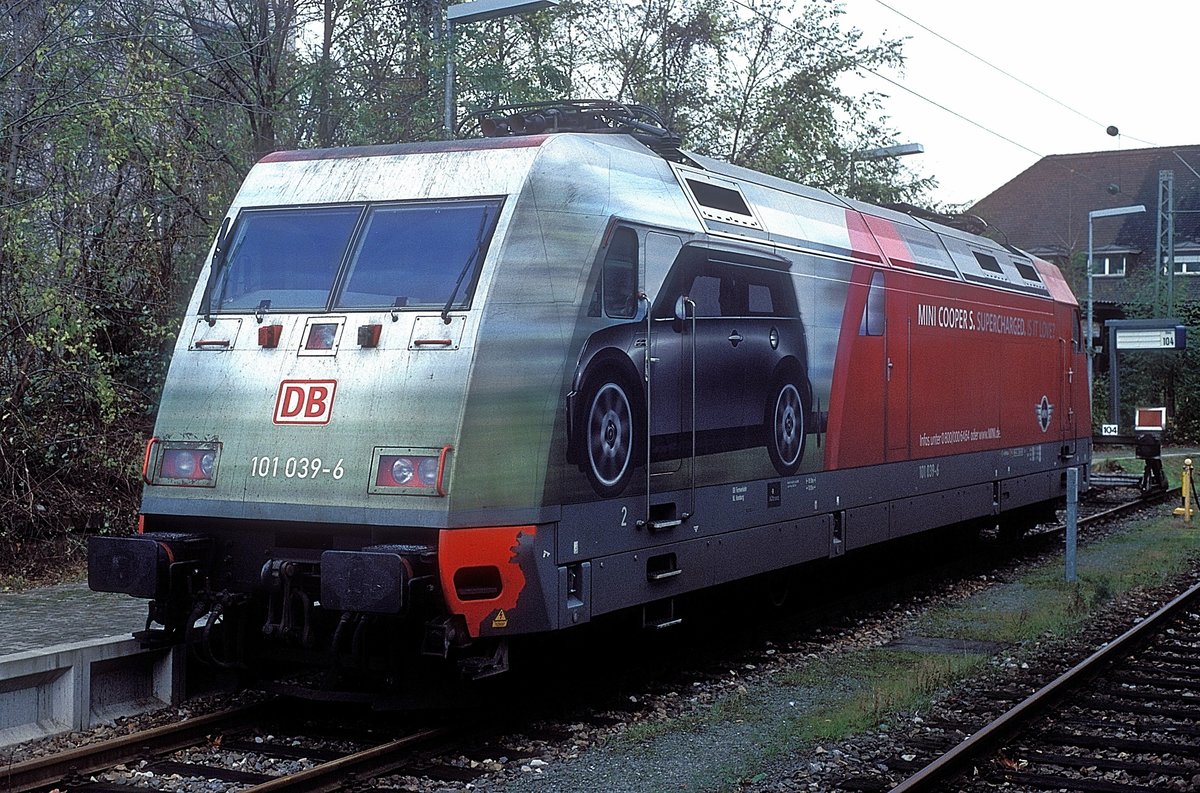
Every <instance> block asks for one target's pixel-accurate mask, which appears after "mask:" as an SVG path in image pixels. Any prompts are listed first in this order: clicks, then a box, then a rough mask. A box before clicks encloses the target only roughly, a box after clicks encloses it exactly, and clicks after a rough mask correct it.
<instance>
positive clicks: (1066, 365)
mask: <svg viewBox="0 0 1200 793" xmlns="http://www.w3.org/2000/svg"><path fill="white" fill-rule="evenodd" d="M1059 313H1060V314H1063V315H1064V316H1060V317H1056V320H1057V322H1058V324H1059V327H1062V324H1063V323H1064V322H1065V323H1066V324H1068V325H1070V326H1071V338H1069V339H1067V338H1062V337H1060V338H1059V340H1058V348H1059V358H1060V360H1059V366H1058V376H1059V398H1058V408H1057V410H1058V415H1059V429H1060V430H1061V433H1062V441H1063V442H1064V443H1070V442H1071V440H1072V439H1073V438H1074V437H1075V383H1076V382H1077V381H1078V379H1079V378H1080V377H1082V376H1083V375H1082V373H1080V372H1076V371H1075V369H1074V362H1075V355H1076V353H1077V352H1079V351H1080V350H1082V340H1081V336H1080V324H1079V309H1077V308H1076V309H1072V308H1066V309H1059Z"/></svg>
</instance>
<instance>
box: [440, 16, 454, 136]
mask: <svg viewBox="0 0 1200 793" xmlns="http://www.w3.org/2000/svg"><path fill="white" fill-rule="evenodd" d="M455 115H457V114H456V113H455V112H454V23H453V22H451V21H450V20H449V19H447V20H446V90H445V96H444V97H443V107H442V126H443V128H444V129H445V130H446V138H447V139H450V138H453V137H454V117H455Z"/></svg>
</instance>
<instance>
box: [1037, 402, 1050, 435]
mask: <svg viewBox="0 0 1200 793" xmlns="http://www.w3.org/2000/svg"><path fill="white" fill-rule="evenodd" d="M1035 410H1036V411H1037V420H1038V426H1039V427H1041V428H1042V432H1045V431H1046V430H1048V429H1050V417H1051V416H1053V415H1054V405H1051V404H1050V400H1049V399H1047V398H1046V395H1045V394H1042V401H1041V402H1039V403H1038V404H1037V407H1036V408H1035Z"/></svg>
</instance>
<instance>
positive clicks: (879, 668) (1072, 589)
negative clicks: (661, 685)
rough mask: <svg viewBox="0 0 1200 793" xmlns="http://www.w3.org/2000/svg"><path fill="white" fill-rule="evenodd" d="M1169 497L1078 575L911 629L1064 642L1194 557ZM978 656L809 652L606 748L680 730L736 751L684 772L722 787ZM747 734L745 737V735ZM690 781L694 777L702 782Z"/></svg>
mask: <svg viewBox="0 0 1200 793" xmlns="http://www.w3.org/2000/svg"><path fill="white" fill-rule="evenodd" d="M1174 506H1175V504H1174V503H1171V504H1168V505H1166V506H1164V507H1162V508H1160V512H1159V514H1158V515H1156V516H1155V517H1152V518H1149V519H1147V520H1144V521H1142V522H1140V523H1138V524H1136V525H1135V526H1133V527H1131V528H1129V529H1127V530H1124V531H1122V532H1120V533H1118V534H1115V535H1113V536H1110V537H1108V538H1106V539H1104V540H1102V541H1098V542H1096V543H1095V544H1090V545H1083V546H1081V547H1080V549H1079V553H1078V563H1077V569H1078V581H1076V582H1074V583H1067V582H1066V581H1064V568H1063V563H1062V561H1061V559H1060V560H1056V561H1053V562H1049V563H1046V564H1044V565H1041V566H1038V567H1035V568H1032V569H1029V570H1027V571H1025V572H1024V573H1023V574H1021V575H1020V576H1019V577H1017V578H1016V579H1014V580H1012V581H1009V582H1007V583H1003V584H1000V585H997V586H994V587H990V588H988V589H986V590H984V591H981V592H979V593H977V594H975V595H973V596H971V597H969V598H967V599H966V600H964V601H962V602H960V603H957V604H952V605H947V606H943V607H940V608H937V609H934V610H933V611H930V612H928V613H925V614H923V615H921V616H919V617H917V618H916V619H915V620H914V622H913V624H912V627H911V631H910V632H911V633H912V634H915V635H921V636H932V637H946V638H954V639H966V640H976V641H988V642H1001V643H1004V644H1005V645H1008V647H1009V649H1008V650H1006V654H1009V655H1012V656H1014V657H1016V658H1020V656H1021V653H1022V650H1021V645H1022V644H1023V643H1026V642H1032V641H1033V640H1043V639H1046V638H1052V637H1065V636H1068V635H1070V634H1073V633H1075V632H1077V631H1079V630H1080V629H1081V628H1082V627H1083V626H1084V625H1085V624H1086V622H1087V621H1088V619H1089V618H1090V617H1091V616H1092V615H1094V614H1096V613H1098V612H1100V611H1102V610H1103V609H1104V608H1106V607H1107V606H1108V604H1110V603H1111V602H1112V601H1113V600H1114V599H1116V598H1120V597H1121V596H1122V595H1124V594H1126V593H1129V592H1130V591H1132V590H1134V589H1138V588H1144V587H1154V586H1158V585H1161V584H1164V583H1166V582H1168V581H1169V580H1170V579H1171V578H1173V577H1174V576H1176V575H1178V574H1181V573H1183V572H1185V571H1187V570H1188V569H1189V568H1190V567H1191V566H1192V565H1193V564H1194V563H1195V561H1196V560H1197V559H1200V518H1196V519H1193V524H1192V525H1191V526H1189V525H1188V524H1186V523H1184V521H1183V520H1182V518H1178V517H1175V516H1173V515H1172V514H1171V509H1172V508H1173V507H1174ZM989 663H990V658H989V657H987V656H984V655H979V654H950V653H948V654H938V653H921V652H912V651H906V650H900V649H890V648H886V647H874V648H868V649H861V650H855V651H852V652H848V653H844V654H841V655H837V656H834V657H831V658H819V659H816V660H812V661H809V662H808V663H806V664H804V665H802V666H799V667H797V668H794V669H789V670H784V671H780V672H777V673H776V674H774V675H773V676H771V677H769V678H766V679H762V680H757V681H755V682H747V683H746V684H745V685H743V686H739V687H737V688H731V689H730V690H729V691H728V692H727V693H726V694H725V695H724V696H722V697H721V698H719V700H718V701H717V702H716V703H715V704H712V705H707V706H702V705H693V706H691V707H685V708H683V711H682V712H681V713H680V714H678V715H677V716H675V717H672V718H668V719H664V720H650V721H647V722H642V723H639V724H637V725H634V726H631V728H630V729H629V730H627V731H626V732H625V733H624V734H623V736H622V737H620V738H618V739H616V740H615V741H614V743H613V746H612V748H613V750H614V751H618V752H626V753H629V754H633V755H637V756H639V757H642V758H647V759H650V758H653V757H654V756H655V754H656V753H664V754H665V753H670V752H677V751H678V750H679V743H678V742H679V740H680V737H679V736H680V735H681V734H683V735H686V736H690V737H691V738H692V739H695V740H699V741H700V742H701V743H703V742H704V740H705V739H706V738H707V739H709V740H711V741H712V743H714V744H716V745H720V746H722V747H729V746H731V745H736V746H740V747H743V748H740V749H736V750H733V749H728V750H726V749H723V750H722V751H721V752H712V753H711V754H710V756H708V757H706V758H705V760H704V762H703V763H701V764H700V765H699V766H698V767H696V768H695V769H694V771H695V773H694V779H693V783H690V784H689V787H688V789H707V790H726V789H730V788H733V787H736V786H737V785H738V784H740V783H743V782H745V781H748V780H752V779H754V778H761V777H762V775H763V771H764V769H765V768H767V767H768V764H769V763H770V762H771V760H772V759H776V758H784V757H788V756H791V755H794V754H795V753H797V752H805V751H809V750H811V749H812V747H813V745H814V744H816V745H819V744H821V743H823V742H832V741H838V740H841V739H843V738H846V737H848V736H851V735H855V734H858V733H862V732H865V731H869V730H871V729H875V728H878V726H879V725H880V724H881V723H883V722H888V721H890V720H892V719H895V718H903V717H905V716H906V714H912V713H914V712H918V711H920V710H923V709H925V708H926V707H927V706H928V704H929V702H930V701H931V700H932V699H933V698H934V697H936V696H937V695H938V694H939V693H941V692H944V691H947V690H950V689H952V688H953V687H955V686H956V685H959V684H961V683H962V682H963V681H966V680H968V679H969V678H971V677H972V676H973V675H975V674H977V673H978V672H979V671H980V670H981V669H983V668H984V667H986V666H988V665H989ZM747 736H749V737H747ZM696 780H705V781H704V782H703V783H701V782H698V781H696Z"/></svg>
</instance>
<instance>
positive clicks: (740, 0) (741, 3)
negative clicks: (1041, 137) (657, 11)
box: [731, 0, 1156, 176]
mask: <svg viewBox="0 0 1200 793" xmlns="http://www.w3.org/2000/svg"><path fill="white" fill-rule="evenodd" d="M875 1H876V2H878V3H880V5H883V6H884V7H885V8H888V9H889V10H892V11H895V9H892V8H891V7H890V6H888V5H887V4H886V3H883V2H882V0H875ZM731 2H732V3H733V4H734V5H736V6H738V7H740V8H742V9H744V10H746V11H749V12H750V13H751V14H754V15H756V16H759V17H761V18H762V19H764V20H765V21H767V22H769V23H771V24H773V25H776V26H778V27H781V28H783V29H785V30H789V31H791V32H792V33H795V34H796V35H798V36H800V37H801V38H802V39H804V40H805V41H807V42H809V43H810V44H812V45H814V46H816V47H819V48H820V49H822V50H825V51H826V52H829V53H834V50H833V48H832V47H831V46H829V45H827V44H825V43H824V42H823V41H821V40H820V39H817V38H814V37H813V36H810V35H808V34H807V33H805V32H804V31H802V30H798V29H797V28H795V27H794V26H792V25H789V24H788V23H786V22H784V21H782V20H780V19H779V18H778V17H775V16H771V15H769V14H767V13H766V12H764V11H762V10H761V9H759V8H757V7H755V6H754V5H751V4H750V3H749V2H746V0H731ZM895 13H897V14H900V12H898V11H895ZM900 16H903V17H904V18H905V19H909V21H911V22H913V24H916V25H918V26H919V27H921V28H922V29H924V30H926V31H928V32H929V33H930V34H932V35H935V36H937V37H938V38H941V39H942V40H943V41H946V42H947V43H949V44H951V45H953V46H954V47H956V48H958V49H960V50H962V51H963V52H965V53H967V54H968V55H971V56H972V57H974V58H977V59H978V60H980V61H982V62H983V63H985V64H986V65H988V66H990V67H991V68H993V69H996V70H997V71H1000V72H1001V73H1003V74H1005V75H1007V76H1008V77H1010V78H1012V79H1014V80H1017V82H1020V83H1022V84H1023V85H1026V86H1027V87H1028V88H1030V89H1032V90H1034V91H1036V92H1037V93H1039V94H1041V95H1043V96H1046V97H1047V98H1048V99H1051V101H1054V102H1055V103H1057V104H1060V105H1062V106H1063V107H1065V108H1066V109H1068V110H1071V112H1074V113H1076V114H1077V115H1080V116H1082V117H1083V118H1085V119H1086V120H1088V121H1090V122H1092V123H1095V124H1100V125H1101V126H1104V125H1103V124H1101V122H1099V121H1097V120H1096V119H1093V118H1091V117H1089V116H1087V115H1085V114H1083V113H1081V112H1079V111H1077V110H1074V109H1073V108H1071V107H1069V106H1068V105H1066V104H1064V103H1062V102H1059V101H1058V100H1056V99H1054V98H1053V97H1050V96H1049V95H1047V94H1045V93H1044V92H1042V91H1040V90H1038V89H1037V88H1034V87H1033V86H1031V85H1028V84H1026V83H1024V81H1022V80H1020V79H1019V78H1016V77H1013V76H1012V75H1009V74H1008V73H1007V72H1004V71H1003V70H1002V69H1000V68H999V67H997V66H995V65H994V64H991V63H988V62H987V61H985V60H983V59H982V58H980V57H979V56H976V55H974V54H973V53H971V52H969V51H968V50H966V49H964V48H962V47H960V46H959V45H958V44H955V43H954V42H952V41H950V40H949V39H946V38H945V37H944V36H942V35H941V34H938V33H936V32H935V31H933V30H930V29H929V28H928V27H926V26H924V25H922V24H921V23H919V22H917V21H916V20H913V19H911V18H909V17H907V16H905V15H904V14H900ZM834 54H836V53H834ZM855 63H856V65H857V66H858V68H859V69H862V70H863V71H865V72H868V73H870V74H872V75H874V76H875V77H877V78H878V79H880V80H882V81H883V82H885V83H887V84H888V85H892V86H894V87H896V88H899V89H900V90H901V91H904V92H905V93H908V94H911V95H912V96H914V97H916V98H917V99H920V100H921V101H922V102H925V103H927V104H930V105H933V106H934V107H936V108H938V109H939V110H941V111H943V112H945V113H948V114H950V115H951V116H954V117H955V118H957V119H959V120H961V121H963V122H965V123H967V124H969V125H971V126H973V127H975V128H977V129H979V130H981V131H982V132H985V133H987V134H988V135H991V136H992V137H995V138H998V139H1000V140H1002V141H1004V142H1005V143H1008V144H1010V145H1012V146H1016V147H1017V148H1019V149H1021V150H1022V151H1025V152H1028V153H1029V154H1032V155H1033V156H1035V157H1037V158H1039V159H1047V158H1048V155H1045V154H1042V153H1041V152H1039V151H1037V150H1036V149H1033V148H1031V147H1029V146H1027V145H1025V144H1024V143H1021V142H1020V141H1017V140H1014V139H1013V138H1010V137H1009V136H1007V135H1005V134H1004V133H1002V132H998V131H996V130H994V129H992V128H991V127H989V126H987V125H986V124H984V123H982V122H980V121H976V120H975V119H973V118H970V117H968V116H965V115H963V114H962V113H960V112H958V111H957V110H954V109H953V108H950V107H947V106H946V105H944V104H942V103H941V102H938V101H937V100H935V99H932V98H930V97H928V96H925V95H924V94H922V93H921V92H920V91H917V90H916V89H913V88H910V87H908V86H907V85H904V84H903V83H901V82H899V81H898V80H895V79H893V78H891V77H888V76H887V75H885V74H883V73H881V72H880V71H878V70H876V69H874V68H872V67H870V66H868V65H866V64H864V63H861V62H859V61H857V60H855ZM1106 129H1107V128H1106ZM1126 137H1129V138H1130V139H1131V140H1135V141H1138V142H1139V143H1145V144H1146V145H1148V146H1156V144H1154V143H1150V142H1149V141H1144V140H1141V139H1140V138H1134V137H1132V136H1126ZM1051 162H1052V163H1053V164H1054V165H1056V166H1057V167H1059V168H1061V169H1063V170H1065V171H1067V172H1068V173H1070V174H1072V175H1073V176H1079V175H1080V173H1079V171H1077V170H1076V169H1075V168H1072V167H1071V166H1069V165H1067V164H1065V163H1062V162H1059V161H1057V159H1052V160H1051Z"/></svg>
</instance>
